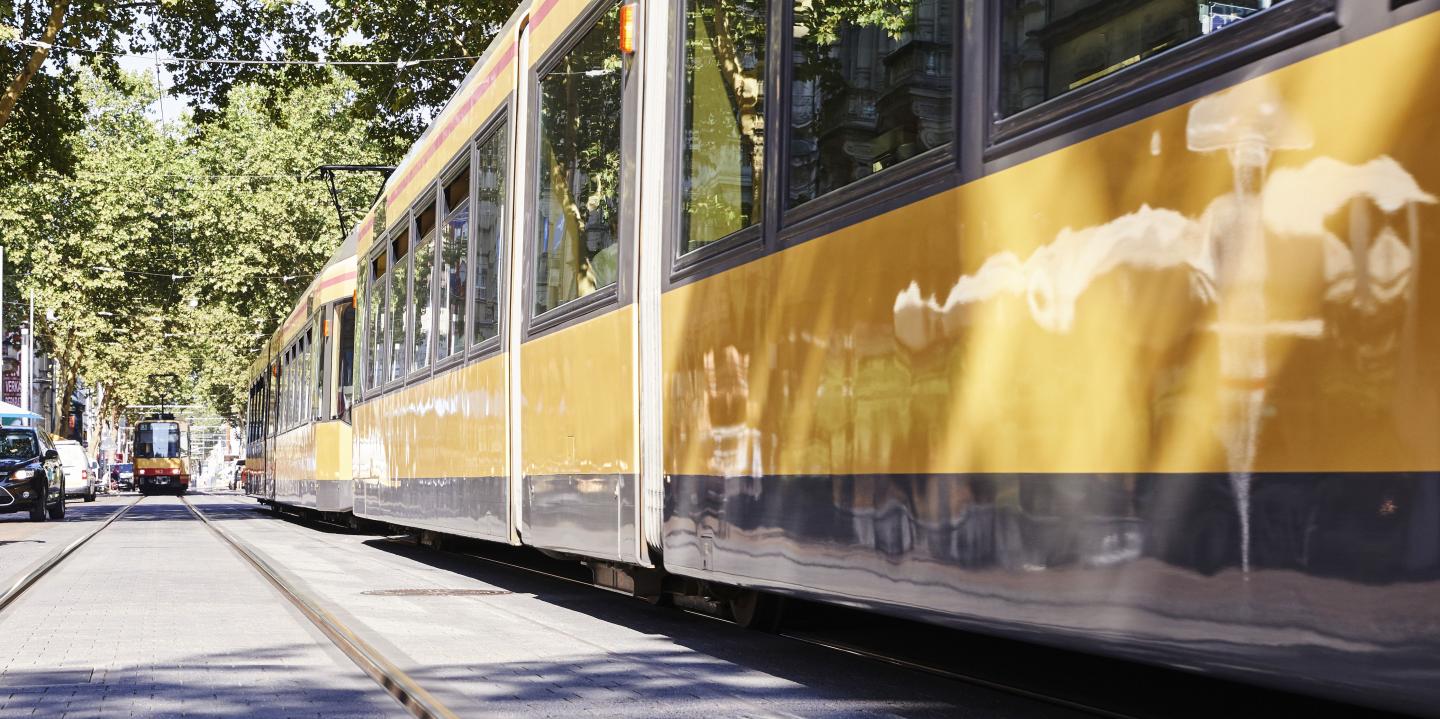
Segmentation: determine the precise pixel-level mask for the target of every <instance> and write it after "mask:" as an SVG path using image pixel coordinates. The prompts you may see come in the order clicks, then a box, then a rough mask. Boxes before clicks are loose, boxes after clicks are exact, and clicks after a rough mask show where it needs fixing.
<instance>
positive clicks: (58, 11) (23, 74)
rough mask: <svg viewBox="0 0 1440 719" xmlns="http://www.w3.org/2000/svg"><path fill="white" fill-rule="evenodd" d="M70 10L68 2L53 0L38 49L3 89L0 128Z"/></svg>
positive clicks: (67, 0) (43, 58)
mask: <svg viewBox="0 0 1440 719" xmlns="http://www.w3.org/2000/svg"><path fill="white" fill-rule="evenodd" d="M69 8H70V0H55V4H54V5H53V6H51V8H50V20H49V21H47V22H46V23H45V33H44V34H43V35H41V37H40V42H41V43H42V44H41V45H40V47H37V48H35V52H32V53H30V62H27V63H25V67H24V68H23V69H21V70H20V75H19V76H17V77H16V78H15V81H14V82H12V83H10V87H8V88H6V89H5V95H4V96H0V128H3V127H5V123H7V122H9V121H10V113H11V112H12V111H13V110H14V109H15V103H17V102H19V101H20V93H22V92H25V87H26V86H27V85H29V84H30V79H31V78H33V77H35V73H37V72H39V71H40V66H41V65H44V64H45V58H46V57H48V56H49V55H50V46H51V45H53V44H54V43H55V36H56V35H59V34H60V28H61V27H62V26H64V24H65V11H66V10H68V9H69Z"/></svg>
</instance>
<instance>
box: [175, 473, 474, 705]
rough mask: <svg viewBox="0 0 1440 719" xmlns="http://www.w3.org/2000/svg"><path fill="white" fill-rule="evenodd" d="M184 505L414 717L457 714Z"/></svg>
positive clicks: (255, 555) (239, 543)
mask: <svg viewBox="0 0 1440 719" xmlns="http://www.w3.org/2000/svg"><path fill="white" fill-rule="evenodd" d="M180 500H181V502H182V503H184V505H185V508H186V509H188V510H190V512H191V514H194V515H195V517H196V518H197V519H199V520H200V522H201V523H202V524H204V525H205V527H206V528H207V529H209V530H210V531H211V533H213V534H214V535H215V536H216V537H217V538H219V539H220V540H221V542H223V543H224V544H225V545H227V546H229V547H230V548H231V549H232V550H233V551H234V552H235V553H236V554H238V555H240V557H241V559H243V560H245V562H246V564H248V565H250V567H251V568H252V569H254V570H255V571H256V572H257V573H258V574H259V575H260V576H261V577H263V578H264V579H265V580H266V581H267V582H269V583H270V585H271V586H273V587H274V588H275V589H276V590H277V591H279V592H280V594H281V596H283V597H285V599H286V600H287V601H289V602H290V603H291V604H292V605H293V606H294V607H295V608H296V609H297V610H299V611H300V613H301V614H302V615H304V616H305V618H306V619H308V620H309V621H310V622H311V623H312V624H314V625H315V627H316V628H317V629H319V630H320V632H321V633H322V634H324V635H325V637H326V638H327V639H329V640H330V641H331V642H332V643H333V644H334V645H335V647H336V648H338V649H339V650H340V652H341V653H343V654H344V655H345V656H346V657H348V658H349V659H350V660H351V661H353V662H354V663H355V665H356V666H358V667H360V670H361V671H363V672H365V674H366V675H367V676H369V677H370V678H371V679H373V680H374V681H375V683H377V684H379V685H380V687H381V688H382V689H384V690H385V692H386V693H388V694H389V695H390V696H391V697H394V699H395V700H396V701H398V702H399V703H400V705H401V706H403V707H404V708H405V710H406V711H407V712H409V713H410V714H411V715H412V716H414V717H416V719H459V715H458V714H456V713H454V712H453V711H451V710H450V709H449V707H447V706H445V704H444V703H442V702H441V701H440V700H439V699H437V698H435V696H434V695H432V694H431V693H430V692H428V691H426V690H425V688H424V687H422V686H420V685H419V683H417V682H416V681H415V680H414V679H413V678H412V677H410V675H409V674H407V673H406V672H405V671H404V670H402V669H400V668H399V667H397V666H395V664H394V663H392V662H390V661H389V660H388V659H386V658H385V656H384V654H382V653H381V652H380V651H378V650H377V649H376V648H375V647H374V646H372V645H371V644H370V643H369V642H366V641H365V640H364V639H363V638H361V637H360V635H359V634H358V633H356V632H355V631H354V630H353V629H351V628H350V627H349V626H347V625H346V624H345V623H344V622H342V621H341V620H340V619H339V618H338V617H336V616H335V614H334V613H332V612H330V611H329V610H327V609H325V607H324V606H323V605H322V604H321V603H320V602H319V601H317V600H316V599H315V598H314V597H313V596H311V595H310V593H309V592H307V591H305V590H304V589H303V588H301V587H299V586H298V585H296V584H295V583H294V582H292V581H290V580H289V579H288V578H286V577H285V576H284V574H282V573H281V572H279V571H277V570H276V569H275V568H274V567H273V566H271V565H270V563H269V562H268V561H266V559H265V557H264V556H263V555H262V554H261V553H260V552H259V551H257V550H256V549H254V548H253V547H251V546H250V545H249V544H247V543H246V542H244V541H243V540H241V539H238V538H236V537H235V536H233V535H232V534H231V533H229V532H227V531H226V530H224V529H221V528H220V527H219V526H217V525H216V524H215V523H214V522H213V521H211V520H210V518H209V517H207V516H205V513H204V512H203V511H201V510H200V509H199V508H197V507H196V506H195V505H193V504H191V503H190V500H188V499H186V498H184V497H181V498H180Z"/></svg>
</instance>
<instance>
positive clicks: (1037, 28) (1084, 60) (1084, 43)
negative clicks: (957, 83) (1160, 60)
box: [1000, 0, 1285, 115]
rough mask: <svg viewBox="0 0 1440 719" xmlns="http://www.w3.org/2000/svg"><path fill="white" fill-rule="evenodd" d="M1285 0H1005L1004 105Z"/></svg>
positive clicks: (1018, 106)
mask: <svg viewBox="0 0 1440 719" xmlns="http://www.w3.org/2000/svg"><path fill="white" fill-rule="evenodd" d="M1283 2H1285V0H1248V1H1247V0H1233V1H1231V2H1194V0H1140V1H1135V0H1129V1H1126V2H1115V1H1114V0H1070V1H1069V2H1048V3H1042V2H1030V1H1029V0H1003V1H1002V2H1001V10H1000V26H1001V29H1000V33H1001V35H1000V52H1001V60H1000V111H1001V114H1002V115H1013V114H1015V113H1017V112H1019V111H1021V110H1024V109H1025V108H1028V107H1033V106H1035V105H1038V104H1040V103H1042V102H1044V101H1046V100H1049V99H1050V98H1052V97H1058V96H1060V95H1064V94H1065V93H1067V92H1070V91H1072V90H1077V89H1079V88H1081V87H1084V86H1086V85H1089V84H1090V83H1093V82H1096V81H1099V80H1103V79H1104V78H1106V77H1109V76H1110V75H1113V74H1115V73H1117V72H1120V71H1121V70H1124V69H1125V68H1128V67H1130V66H1132V65H1135V64H1137V63H1141V62H1144V61H1146V60H1148V59H1150V58H1152V57H1154V56H1156V55H1159V54H1161V53H1163V52H1165V51H1167V50H1170V49H1172V48H1175V47H1177V46H1179V45H1182V44H1184V43H1187V42H1189V41H1191V40H1194V39H1195V38H1199V37H1203V36H1205V35H1209V34H1211V33H1214V32H1219V31H1221V30H1223V29H1224V28H1226V27H1229V26H1231V25H1234V24H1236V23H1238V22H1242V21H1244V20H1247V19H1249V18H1251V17H1253V16H1255V15H1257V14H1259V13H1261V12H1263V11H1264V10H1266V9H1268V8H1270V7H1271V6H1274V5H1279V4H1281V3H1283Z"/></svg>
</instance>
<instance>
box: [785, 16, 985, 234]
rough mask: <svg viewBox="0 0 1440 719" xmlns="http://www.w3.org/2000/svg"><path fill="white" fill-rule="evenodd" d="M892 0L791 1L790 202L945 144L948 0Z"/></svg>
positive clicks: (951, 50)
mask: <svg viewBox="0 0 1440 719" xmlns="http://www.w3.org/2000/svg"><path fill="white" fill-rule="evenodd" d="M894 5H896V7H895V8H891V9H887V10H857V9H854V6H853V5H852V4H849V3H844V4H840V3H827V2H824V1H823V0H794V19H795V22H794V27H793V28H792V37H793V39H794V47H793V48H792V52H791V58H792V60H793V62H794V68H793V72H792V73H791V75H792V79H791V81H790V128H789V131H790V166H789V177H790V180H789V200H790V204H791V205H797V204H800V203H802V202H806V201H809V200H813V199H815V198H817V197H820V196H821V195H824V194H826V193H829V192H832V191H834V190H837V189H839V188H841V187H844V186H846V185H849V184H850V183H852V182H856V181H857V180H861V179H863V178H865V177H867V176H869V175H872V174H874V173H876V172H879V171H881V170H884V169H887V168H890V167H893V166H895V165H898V164H900V163H902V162H904V161H906V160H908V159H910V158H912V157H915V156H917V155H919V154H921V153H923V152H926V151H928V150H932V149H934V148H937V147H941V146H943V145H946V144H948V143H949V142H950V141H951V137H952V135H953V134H954V121H953V115H954V112H953V105H954V103H953V100H954V97H953V95H954V92H953V89H952V88H953V87H954V80H953V74H954V73H953V71H952V68H953V62H952V58H953V57H954V54H955V51H956V48H955V40H954V32H953V28H954V16H955V5H956V3H955V0H902V1H900V2H896V3H894Z"/></svg>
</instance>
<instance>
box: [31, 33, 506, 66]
mask: <svg viewBox="0 0 1440 719" xmlns="http://www.w3.org/2000/svg"><path fill="white" fill-rule="evenodd" d="M6 42H9V43H11V44H15V45H23V46H26V47H37V48H45V49H52V48H54V47H56V46H55V45H54V44H53V43H45V42H41V41H39V40H31V39H17V40H8V41H6ZM61 49H64V50H68V51H70V52H78V53H81V54H85V55H104V56H108V57H114V58H138V59H141V60H151V61H155V62H158V63H160V64H162V65H309V66H315V67H325V66H327V65H336V66H371V67H385V66H389V67H393V68H395V69H397V70H403V69H405V68H407V67H413V66H415V65H425V64H432V63H440V62H466V61H469V62H473V61H475V60H479V59H480V57H481V56H480V55H454V56H451V57H425V58H415V59H410V60H263V59H258V58H236V57H208V58H207V57H178V56H174V55H171V56H166V57H161V56H160V55H159V51H158V50H157V51H156V54H155V55H153V56H152V55H141V54H138V53H130V52H112V51H109V50H94V49H90V48H81V47H64V46H61Z"/></svg>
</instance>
